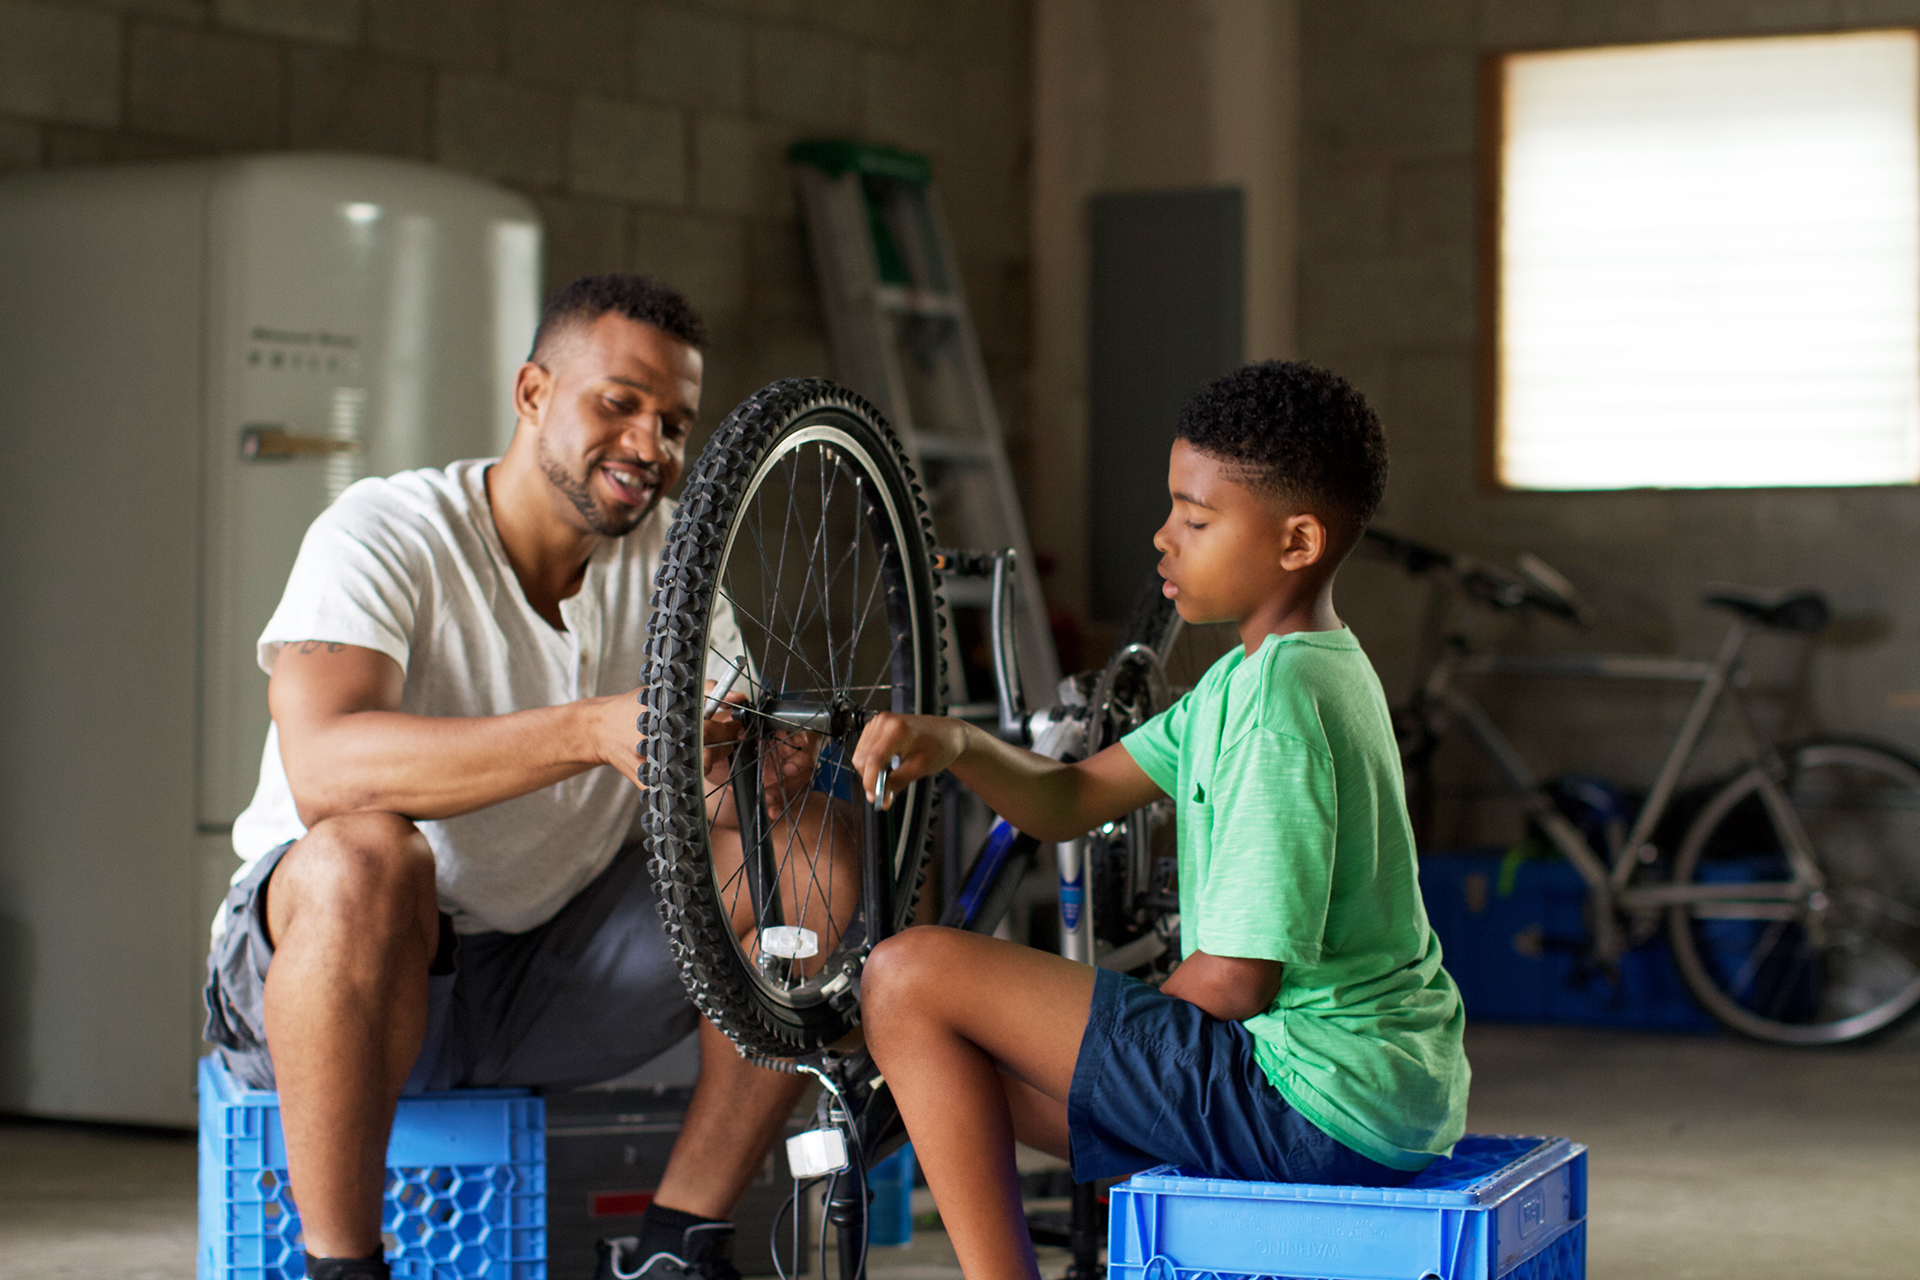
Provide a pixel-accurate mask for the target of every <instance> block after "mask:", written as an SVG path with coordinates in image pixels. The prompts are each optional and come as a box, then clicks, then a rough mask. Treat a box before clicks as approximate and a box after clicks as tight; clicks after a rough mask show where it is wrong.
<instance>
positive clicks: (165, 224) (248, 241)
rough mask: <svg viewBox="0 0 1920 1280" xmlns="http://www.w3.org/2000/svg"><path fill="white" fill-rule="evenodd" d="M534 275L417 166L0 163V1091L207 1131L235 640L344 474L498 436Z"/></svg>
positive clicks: (237, 715)
mask: <svg viewBox="0 0 1920 1280" xmlns="http://www.w3.org/2000/svg"><path fill="white" fill-rule="evenodd" d="M539 272H540V224H539V220H538V218H537V216H536V215H535V213H534V211H533V209H532V207H531V206H530V205H529V204H528V203H527V201H526V200H524V199H522V198H521V197H519V196H516V195H513V194H511V193H509V192H506V191H504V190H501V189H499V188H497V187H493V186H491V185H488V184H485V183H482V182H479V181H476V180H473V179H470V178H465V177H462V176H459V175H455V174H452V173H448V172H445V171H442V170H438V169H434V168H431V167H429V166H426V165H420V164H414V163H410V162H405V161H397V160H381V159H374V158H368V157H353V156H333V155H322V154H312V155H278V156H261V157H249V158H240V159H230V160H218V161H207V162H192V163H183V164H172V165H157V166H142V167H127V168H116V169H96V170H84V171H72V172H66V173H55V174H34V175H23V176H18V177H14V178H9V179H6V180H4V181H0V610H4V617H5V622H4V627H0V1111H12V1112H25V1113H31V1114H37V1115H47V1116H72V1117H84V1118H92V1119H104V1120H118V1121H130V1122H139V1123H151V1124H179V1125H185V1124H192V1123H193V1120H194V1104H193V1063H194V1059H195V1057H196V1056H197V1055H198V1054H199V1053H200V1052H201V1046H200V1042H199V1031H200V1026H201V1008H200V983H201V980H202V977H203V974H204V966H205V954H206V945H207V927H208V922H209V921H210V920H211V918H212V915H213V912H214V910H215V908H216V906H217V905H218V903H219V900H220V898H221V896H222V894H223V893H224V892H225V888H226V883H227V880H228V877H229V876H230V875H231V874H232V872H233V870H234V869H235V867H236V866H237V865H238V863H237V860H236V858H235V856H234V853H233V850H232V847H231V844H230V843H229V834H228V833H229V828H230V826H231V824H232V822H233V819H234V817H235V816H236V815H237V814H238V813H239V812H240V810H241V809H242V808H243V807H245V805H246V803H247V801H248V800H249V799H250V798H251V796H252V793H253V788H254V784H255V781H256V779H257V775H258V771H259V764H260V752H261V748H262V745H263V742H264V739H265V734H266V728H267V707H266V677H265V676H264V675H263V674H262V673H261V672H260V671H259V670H258V668H257V667H256V666H255V665H254V659H253V644H254V639H255V637H256V636H257V635H258V634H259V632H260V629H261V627H262V626H263V625H264V623H265V622H266V619H267V617H268V615H269V614H270V613H271V612H272V609H273V606H274V604H275V603H276V602H277V601H278V599H279V594H280V590H281V587H282V586H283V585H284V583H285V579H286V574H287V570H288V569H289V568H290V567H291V565H292V563H293V557H294V554H295V552H296V550H297V549H298V547H299V543H300V538H301V535H302V534H303V533H304V532H305V530H306V527H307V525H308V523H309V522H311V521H312V519H313V517H314V516H315V515H317V514H318V513H319V512H320V511H321V510H322V509H323V508H324V506H325V505H326V504H327V503H328V502H329V501H331V500H332V498H333V497H334V496H336V495H337V494H338V493H339V492H340V490H341V489H343V488H344V487H345V486H346V485H347V484H349V483H351V482H352V481H353V480H354V479H356V478H358V477H359V476H362V475H385V474H389V473H391V472H394V471H399V470H403V469H406V468H409V467H417V466H425V465H440V464H444V463H446V462H449V461H452V460H454V459H457V458H467V457H476V456H482V455H486V454H490V453H495V452H498V451H499V450H500V449H501V448H502V447H504V444H505V441H506V439H507V436H508V435H509V433H510V432H511V429H512V425H513V414H512V409H511V404H510V400H509V392H510V388H511V383H512V378H513V372H514V370H515V369H516V368H517V367H518V365H519V363H520V361H521V360H522V359H523V358H524V356H525V354H526V351H527V347H528V344H529V342H530V340H531V337H532V333H533V326H534V323H535V320H536V317H537V311H538V304H539Z"/></svg>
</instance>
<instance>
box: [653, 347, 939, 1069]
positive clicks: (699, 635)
mask: <svg viewBox="0 0 1920 1280" xmlns="http://www.w3.org/2000/svg"><path fill="white" fill-rule="evenodd" d="M828 418H833V419H837V420H840V421H841V422H842V423H843V425H844V424H845V423H852V424H856V430H857V431H858V432H864V434H866V435H867V436H868V437H869V439H868V440H867V441H865V442H864V443H867V444H869V445H871V446H872V447H871V448H869V449H868V450H867V452H868V453H869V455H870V456H871V457H873V458H874V460H875V462H876V465H877V466H879V467H880V469H881V470H883V471H886V472H888V473H889V474H887V475H885V476H882V477H879V478H880V479H883V480H885V481H886V482H887V483H888V484H889V486H890V487H891V488H892V490H893V493H892V495H891V497H892V500H894V501H896V502H898V503H899V507H900V509H899V510H898V512H897V513H896V518H897V519H898V520H899V523H900V525H901V527H902V529H903V530H904V531H905V537H906V539H907V541H908V542H910V543H911V542H914V541H915V540H916V539H917V545H909V546H902V547H901V548H900V554H901V558H902V561H903V564H904V567H905V569H906V571H907V572H908V573H909V574H910V575H911V576H912V578H913V581H914V584H915V585H911V586H910V587H909V589H910V590H917V591H920V592H921V593H922V594H923V596H924V603H925V606H926V607H925V608H924V609H922V610H921V611H920V615H921V617H923V618H924V619H925V620H926V622H925V624H924V625H925V627H926V634H925V635H924V636H923V637H922V643H923V644H924V645H925V648H926V652H927V654H928V657H929V658H930V662H929V664H928V667H929V670H930V673H931V674H930V679H931V686H930V689H928V690H926V691H924V692H925V693H926V695H927V696H926V701H927V702H929V703H930V705H929V706H928V707H927V708H926V709H927V710H928V711H929V712H931V713H933V714H941V713H944V711H945V709H946V660H945V634H944V629H943V628H944V624H943V622H942V621H941V613H942V611H941V608H940V590H939V586H940V584H939V575H938V572H937V570H935V568H934V567H933V557H932V548H933V545H934V543H933V526H932V520H931V518H930V517H929V515H928V513H927V509H926V504H925V502H924V501H923V500H922V498H921V490H920V486H919V484H918V483H917V481H916V480H915V478H914V475H913V469H912V466H911V464H910V462H909V461H908V459H907V456H906V452H905V450H904V449H903V448H902V447H901V445H900V442H899V440H898V439H897V438H896V437H895V436H894V434H893V432H892V431H891V429H889V428H888V426H887V424H886V421H885V419H884V418H883V417H882V416H881V414H880V413H879V411H878V410H877V409H875V408H874V407H873V406H872V405H871V404H869V403H867V401H865V400H863V399H862V398H860V397H859V396H857V395H855V394H854V393H852V392H850V391H848V390H846V389H845V388H843V387H840V386H837V385H836V384H834V383H832V382H828V381H826V380H824V379H815V378H798V379H788V380H784V381H780V382H775V383H772V384H770V385H769V386H767V387H765V388H762V389H761V390H760V391H759V392H757V393H755V394H754V395H753V396H751V397H749V398H748V399H747V400H746V401H744V402H743V403H742V404H740V405H739V406H738V407H737V408H735V409H734V411H733V412H732V413H730V414H728V415H727V418H726V420H725V421H724V422H722V424H721V425H720V427H719V429H718V430H717V431H716V432H715V433H714V436H713V439H712V440H711V441H710V442H709V443H708V445H707V447H706V448H705V449H704V450H703V451H702V453H701V455H700V457H699V459H698V461H697V462H696V463H695V465H694V468H693V470H692V472H691V473H690V474H689V476H688V479H687V484H686V486H685V489H684V491H683V493H682V496H681V499H680V502H679V509H678V511H677V513H676V515H675V517H674V521H673V525H672V527H671V529H670V530H669V532H668V534H667V538H666V545H665V550H664V552H663V555H662V558H661V565H660V569H659V572H658V574H657V575H656V577H655V579H654V590H653V597H652V622H651V625H652V634H651V635H650V636H649V637H648V640H647V645H646V654H647V663H646V673H645V676H644V677H643V681H642V683H643V685H644V690H643V693H642V695H641V713H640V717H639V721H638V728H639V730H640V735H641V741H642V743H643V744H662V745H665V744H686V743H689V742H690V743H692V744H693V750H691V751H688V750H685V749H678V750H671V749H652V748H649V749H647V751H646V756H647V760H646V763H645V765H644V766H643V767H642V770H641V778H642V781H643V783H644V785H645V791H646V798H645V800H644V801H643V812H644V819H643V826H644V830H645V833H646V837H647V842H648V845H649V852H650V854H651V863H650V866H651V869H652V872H653V875H654V879H655V883H656V885H657V886H658V890H659V895H660V913H661V917H662V919H663V920H664V921H665V924H666V932H667V939H668V943H669V946H670V947H671V950H672V953H673V956H674V959H675V961H676V962H677V963H678V965H679V968H680V973H681V978H682V981H683V983H684V985H685V986H686V989H687V992H688V995H689V997H690V998H691V999H692V1001H693V1003H694V1006H695V1007H696V1008H698V1009H699V1010H700V1012H701V1013H702V1014H704V1015H705V1016H706V1017H707V1018H708V1019H709V1020H710V1021H711V1022H712V1023H713V1024H714V1025H715V1026H716V1027H718V1028H719V1029H720V1030H721V1031H723V1032H725V1033H726V1034H727V1036H728V1037H729V1038H731V1039H732V1040H733V1041H734V1043H735V1044H736V1045H737V1046H738V1047H739V1048H740V1050H741V1051H742V1053H744V1054H746V1055H747V1056H748V1057H749V1058H750V1059H775V1060H778V1059H790V1058H793V1057H796V1056H800V1055H804V1054H807V1053H810V1052H814V1051H816V1050H818V1049H820V1048H823V1047H825V1046H827V1045H830V1044H832V1043H833V1042H835V1041H836V1040H839V1039H841V1038H842V1037H843V1036H845V1035H846V1034H847V1032H848V1031H850V1030H851V1029H852V1027H853V1025H854V1024H855V1022H857V1020H858V1009H857V1004H856V1003H855V1002H854V1001H853V1000H850V999H847V998H845V997H844V996H840V995H839V994H838V993H836V997H835V998H834V999H831V1000H828V999H822V1000H820V1001H818V1002H816V1003H813V1004H809V1005H806V1006H804V1007H797V1008H781V1007H776V1006H775V1005H773V1004H772V1002H770V1001H769V1000H768V999H767V998H766V997H765V995H764V993H763V992H762V991H761V990H760V988H759V986H758V984H757V983H756V982H755V981H754V980H753V977H752V975H751V974H750V973H749V972H747V970H746V962H745V960H744V958H743V956H742V955H741V952H740V949H739V948H738V946H737V945H736V943H735V941H734V937H733V932H732V924H731V921H730V918H729V915H728V912H727V910H726V908H725V906H724V905H723V904H722V903H721V902H720V901H719V899H718V896H717V890H716V887H715V884H714V876H713V863H712V856H711V851H710V847H709V843H708V831H707V824H706V821H705V817H704V809H703V807H702V806H703V805H704V797H705V780H704V777H703V771H702V769H701V767H700V754H701V752H700V742H701V737H700V715H701V704H702V701H703V699H704V696H705V695H704V691H703V689H702V680H703V678H704V675H705V669H706V668H705V653H706V645H707V628H708V617H707V613H708V610H709V608H710V597H711V594H712V592H713V590H714V586H713V584H714V583H715V582H716V581H717V580H718V578H719V576H720V574H721V573H722V572H723V570H724V567H725V566H724V559H723V556H724V547H725V540H726V535H727V532H728V529H729V527H730V522H731V521H732V520H733V519H734V518H735V516H736V515H737V513H738V508H739V505H740V503H741V501H742V498H743V492H742V491H743V487H744V486H745V485H746V483H747V482H748V481H749V480H750V479H751V477H752V476H753V475H754V473H755V470H756V468H757V467H758V466H759V464H760V461H761V459H762V458H764V457H765V456H766V455H767V454H768V453H769V452H770V451H772V450H773V449H774V448H776V447H777V446H778V445H779V443H780V442H781V441H782V440H784V439H785V438H786V437H787V436H789V435H790V434H792V433H793V432H794V431H797V430H799V429H800V428H802V427H803V426H806V425H808V424H809V423H812V422H816V421H824V420H826V419H828ZM903 802H908V803H912V804H915V805H917V806H919V808H918V812H917V815H910V816H909V818H908V821H909V822H910V823H916V824H917V825H918V828H919V831H918V837H917V839H914V840H912V842H911V844H910V847H909V856H910V857H911V858H912V860H913V864H914V865H913V866H912V868H911V869H910V870H908V869H904V868H903V870H907V873H906V874H904V875H903V876H902V877H901V883H900V884H899V885H898V886H896V889H895V897H894V903H893V905H894V911H893V913H892V914H893V917H894V919H893V920H892V921H889V922H888V925H887V928H886V929H885V930H883V931H882V932H883V935H884V933H890V932H894V931H896V930H897V929H898V928H899V927H901V926H902V925H903V924H904V923H905V922H906V921H908V920H910V919H911V917H912V912H913V908H914V905H915V903H916V902H917V901H918V898H919V894H920V889H921V886H922V884H923V883H924V881H925V877H926V868H927V855H928V850H929V848H930V847H931V842H932V835H933V830H934V825H935V809H936V806H937V804H938V795H937V788H935V787H934V786H932V785H931V783H930V782H929V783H924V784H915V785H914V787H913V788H912V790H911V793H910V794H909V793H903V794H902V797H901V800H898V801H896V804H898V803H903ZM911 834H912V831H911V827H910V828H909V835H910V836H911ZM877 940H878V939H877V938H876V939H872V940H871V941H877ZM870 946H871V942H869V949H870ZM851 963H852V965H853V969H852V971H851V972H850V976H853V977H857V966H858V963H859V960H858V958H856V959H854V960H853V961H852V962H851ZM849 990H854V991H857V984H849Z"/></svg>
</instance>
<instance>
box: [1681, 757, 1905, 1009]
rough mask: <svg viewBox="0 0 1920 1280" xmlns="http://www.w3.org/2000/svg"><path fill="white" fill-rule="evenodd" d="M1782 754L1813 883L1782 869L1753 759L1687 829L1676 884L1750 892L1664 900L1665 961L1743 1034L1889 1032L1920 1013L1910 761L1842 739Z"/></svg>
mask: <svg viewBox="0 0 1920 1280" xmlns="http://www.w3.org/2000/svg"><path fill="white" fill-rule="evenodd" d="M1782 754H1783V756H1784V758H1785V761H1786V763H1787V766H1788V767H1787V771H1786V775H1785V777H1783V778H1782V779H1780V783H1781V786H1782V789H1783V792H1784V793H1785V795H1786V798H1787V801H1788V803H1789V805H1790V806H1791V807H1792V808H1793V810H1794V812H1795V815H1796V817H1797V818H1798V820H1799V821H1800V824H1801V826H1802V827H1803V828H1804V829H1805V830H1806V832H1807V835H1808V837H1809V840H1810V843H1811V844H1812V847H1813V855H1814V860H1815V863H1816V865H1817V868H1818V874H1819V875H1820V877H1821V878H1822V883H1821V884H1820V886H1819V887H1818V889H1817V890H1816V889H1815V888H1814V887H1813V886H1812V885H1811V884H1809V883H1807V882H1806V881H1805V878H1804V876H1803V875H1802V874H1801V873H1799V872H1797V871H1796V870H1795V868H1794V867H1793V859H1792V857H1791V855H1789V854H1788V853H1787V852H1786V847H1785V842H1784V840H1783V839H1782V838H1781V836H1780V834H1779V827H1778V820H1777V819H1776V818H1775V817H1773V816H1772V815H1771V814H1770V813H1769V812H1768V810H1767V807H1766V805H1765V803H1764V800H1763V798H1762V795H1761V774H1762V770H1763V769H1764V766H1756V767H1755V768H1754V769H1749V770H1747V771H1745V772H1743V773H1741V774H1740V775H1738V776H1736V777H1734V778H1733V779H1731V780H1730V781H1728V782H1727V783H1726V784H1725V785H1724V786H1722V787H1721V788H1720V789H1719V790H1718V791H1717V792H1716V793H1715V794H1714V796H1713V797H1712V798H1711V799H1710V800H1709V801H1708V802H1707V804H1706V806H1705V807H1704V808H1703V809H1702V810H1701V811H1700V814H1699V816H1698V817H1697V818H1695V820H1694V821H1693V822H1692V824H1691V825H1690V826H1689V827H1688V830H1687V833H1686V836H1685V837H1684V838H1683V839H1682V841H1681V845H1680V850H1679V853H1678V854H1677V856H1676V857H1675V860H1674V882H1675V883H1676V884H1681V885H1686V884H1715V883H1717V884H1720V885H1723V886H1725V885H1736V884H1739V885H1745V884H1752V885H1754V886H1755V887H1756V888H1755V892H1754V893H1753V894H1752V895H1751V899H1750V900H1748V901H1739V902H1721V903H1703V904H1699V905H1695V906H1684V905H1683V906H1679V907H1676V908H1674V909H1673V910H1672V911H1671V912H1670V913H1669V917H1668V920H1669V935H1670V938H1671V941H1672V946H1673V953H1674V960H1675V962H1676V964H1677V966H1678V968H1679V970H1680V974H1681V977H1682V978H1683V979H1684V980H1685V981H1686V984H1687V986H1688V988H1689V990H1691V991H1692V992H1693V995H1694V997H1695V998H1696V999H1697V1000H1699V1002H1700V1004H1701V1006H1702V1007H1703V1008H1705V1009H1706V1010H1707V1012H1708V1013H1710V1014H1712V1015H1713V1016H1714V1018H1716V1019H1717V1020H1719V1021H1720V1022H1721V1023H1722V1024H1723V1025H1725V1026H1726V1027H1728V1028H1729V1029H1731V1030H1733V1031H1737V1032H1739V1033H1740V1034H1742V1035H1745V1036H1749V1037H1751V1038H1753V1039H1756V1040H1764V1041H1767V1042H1770V1043H1774V1044H1789V1045H1838V1044H1849V1043H1855V1042H1859V1041H1863V1040H1870V1039H1875V1038H1878V1037H1881V1036H1884V1035H1887V1034H1889V1033H1890V1032H1892V1031H1894V1030H1896V1029H1897V1028H1899V1027H1901V1026H1904V1025H1905V1024H1906V1023H1907V1022H1909V1021H1911V1020H1912V1019H1913V1018H1914V1017H1915V1016H1916V1015H1920V762H1916V761H1914V760H1913V759H1911V758H1910V757H1908V756H1907V755H1905V753H1903V752H1900V751H1898V750H1896V749H1894V748H1891V747H1888V746H1885V745H1883V744H1880V743H1874V742H1869V741H1864V740H1860V739H1845V738H1836V739H1827V740H1820V741H1813V742H1804V743H1801V744H1799V745H1797V746H1795V747H1793V748H1791V749H1789V750H1786V751H1784V752H1783V753H1782ZM1822 777H1824V778H1825V781H1822V780H1821V778H1822ZM1769 895H1770V896H1769Z"/></svg>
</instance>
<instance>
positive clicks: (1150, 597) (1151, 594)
mask: <svg viewBox="0 0 1920 1280" xmlns="http://www.w3.org/2000/svg"><path fill="white" fill-rule="evenodd" d="M1163 581H1164V580H1163V579H1162V578H1161V577H1160V575H1159V574H1158V573H1149V574H1148V575H1147V577H1146V581H1144V582H1142V583H1141V584H1140V590H1139V591H1137V592H1135V593H1134V597H1133V603H1132V604H1131V605H1130V606H1128V608H1127V618H1126V621H1125V622H1123V623H1121V624H1120V638H1119V639H1118V640H1117V641H1115V642H1114V646H1113V651H1114V652H1115V653H1119V652H1120V651H1121V650H1123V649H1125V648H1126V647H1127V646H1128V645H1135V644H1144V645H1146V646H1147V647H1148V648H1149V649H1152V650H1153V651H1154V652H1155V653H1157V654H1159V655H1160V656H1161V658H1163V659H1164V658H1165V657H1166V656H1167V652H1168V651H1169V650H1170V649H1172V647H1173V642H1174V640H1175V639H1177V638H1178V637H1179V635H1180V628H1181V627H1182V626H1183V625H1185V624H1184V623H1182V622H1181V619H1180V611H1179V610H1177V609H1175V608H1174V607H1173V601H1171V600H1169V599H1167V596H1166V593H1165V592H1164V591H1162V590H1161V586H1162V585H1163Z"/></svg>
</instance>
